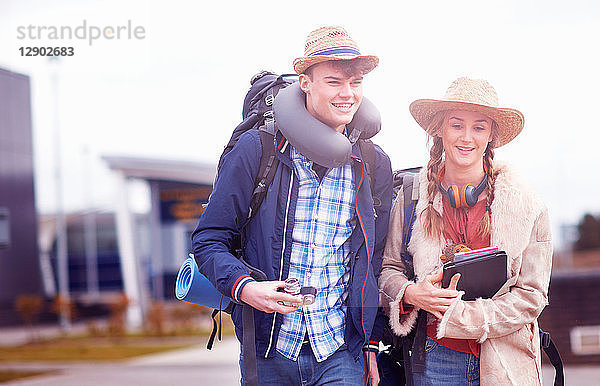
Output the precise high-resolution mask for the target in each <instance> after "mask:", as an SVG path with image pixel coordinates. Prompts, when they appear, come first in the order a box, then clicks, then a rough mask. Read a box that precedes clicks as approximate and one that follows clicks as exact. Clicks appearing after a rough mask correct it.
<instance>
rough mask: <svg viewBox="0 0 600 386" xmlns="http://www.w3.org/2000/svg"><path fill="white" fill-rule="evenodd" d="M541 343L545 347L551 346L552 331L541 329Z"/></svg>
mask: <svg viewBox="0 0 600 386" xmlns="http://www.w3.org/2000/svg"><path fill="white" fill-rule="evenodd" d="M540 343H541V344H542V347H543V348H548V347H550V333H549V332H546V331H542V330H540Z"/></svg>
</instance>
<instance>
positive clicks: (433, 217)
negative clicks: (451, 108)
mask: <svg viewBox="0 0 600 386" xmlns="http://www.w3.org/2000/svg"><path fill="white" fill-rule="evenodd" d="M434 121H435V119H434ZM443 154H444V145H443V143H442V138H441V137H433V146H432V147H431V150H430V152H429V155H430V158H429V162H428V164H427V180H428V181H429V183H428V184H427V200H428V201H429V203H428V205H427V206H426V207H425V209H424V210H423V211H422V212H421V214H420V216H421V221H423V226H424V228H425V233H426V234H427V235H428V236H430V237H434V238H436V239H439V238H440V237H441V236H442V227H443V219H442V216H441V215H440V213H439V212H438V211H437V210H435V208H434V207H433V200H434V198H435V194H436V193H437V191H438V183H437V180H438V173H439V170H440V165H441V163H442V159H443Z"/></svg>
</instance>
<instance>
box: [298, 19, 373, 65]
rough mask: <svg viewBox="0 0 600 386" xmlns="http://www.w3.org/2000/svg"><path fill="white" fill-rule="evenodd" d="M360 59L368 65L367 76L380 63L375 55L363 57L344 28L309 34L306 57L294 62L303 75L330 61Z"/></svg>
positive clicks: (321, 29)
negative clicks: (312, 67)
mask: <svg viewBox="0 0 600 386" xmlns="http://www.w3.org/2000/svg"><path fill="white" fill-rule="evenodd" d="M353 59H360V60H362V61H364V62H365V63H366V66H365V69H366V71H365V74H366V73H368V72H371V70H373V69H374V68H375V67H377V64H378V63H379V58H378V57H377V56H373V55H361V53H360V50H359V49H358V45H357V44H356V42H355V41H354V40H352V38H351V37H350V36H349V35H348V32H346V30H345V29H343V28H342V27H321V28H319V29H316V30H314V31H312V32H311V33H309V34H308V37H307V38H306V44H305V45H304V56H302V57H300V58H296V59H295V60H294V70H295V71H296V73H298V74H302V73H303V72H304V71H306V69H307V68H309V67H310V66H312V65H315V64H317V63H321V62H326V61H329V60H353Z"/></svg>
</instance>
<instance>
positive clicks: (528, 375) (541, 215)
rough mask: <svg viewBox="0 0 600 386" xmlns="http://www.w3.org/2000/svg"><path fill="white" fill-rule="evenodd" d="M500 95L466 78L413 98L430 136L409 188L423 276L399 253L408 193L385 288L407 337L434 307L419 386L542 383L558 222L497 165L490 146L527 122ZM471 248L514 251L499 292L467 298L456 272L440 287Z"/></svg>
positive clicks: (393, 234)
mask: <svg viewBox="0 0 600 386" xmlns="http://www.w3.org/2000/svg"><path fill="white" fill-rule="evenodd" d="M497 99H498V98H497V94H496V91H495V90H494V88H493V87H492V86H491V85H490V84H489V83H487V82H486V81H484V80H474V79H469V78H459V79H457V80H456V81H454V82H453V83H452V85H451V86H450V88H449V89H448V91H447V92H446V95H445V97H444V98H443V99H440V100H432V99H421V100H417V101H415V102H413V103H412V104H411V105H410V111H411V113H412V115H413V117H414V118H415V120H416V121H417V123H419V125H420V126H421V127H422V128H423V129H425V131H426V132H427V133H428V134H429V135H430V136H431V139H432V140H433V145H432V146H431V150H430V155H431V158H430V160H429V163H428V164H427V167H426V168H423V170H422V171H421V173H420V174H419V177H418V179H415V185H417V186H416V187H415V188H414V189H416V190H413V192H416V191H418V202H417V205H416V214H417V217H416V221H415V222H414V225H413V230H412V237H411V239H410V242H409V244H408V251H409V252H410V253H411V255H412V257H413V263H414V272H415V279H414V281H411V280H408V278H407V277H406V274H405V273H406V271H405V265H404V263H403V262H402V259H401V257H400V251H401V247H402V226H403V220H404V213H403V208H404V205H403V192H402V191H401V192H400V193H399V194H398V197H397V199H396V201H395V203H394V208H393V210H392V217H391V220H390V230H389V233H388V239H387V245H386V248H385V252H384V256H383V268H382V273H381V276H380V279H379V285H380V290H381V293H382V302H383V306H384V309H385V310H386V312H387V313H388V315H389V317H390V325H391V327H392V330H393V331H394V333H395V334H397V335H399V336H403V335H406V334H408V333H409V332H410V331H411V330H412V329H413V328H415V324H416V319H417V311H418V310H419V309H422V310H424V311H426V312H427V338H426V343H425V371H424V372H423V373H414V374H413V376H414V381H415V384H417V385H419V384H423V385H442V384H443V385H455V384H456V385H463V384H468V385H471V384H474V385H478V384H480V382H481V384H494V385H511V384H512V385H535V384H541V375H542V373H541V362H540V343H539V335H538V327H537V317H538V316H539V315H540V313H541V312H542V310H543V308H544V307H545V306H546V304H547V303H548V298H547V295H548V283H549V280H550V269H551V259H552V242H551V237H550V225H549V221H548V214H547V210H546V207H545V206H544V204H543V203H542V202H541V201H540V199H539V198H538V197H537V196H536V195H535V194H534V193H533V192H532V191H531V190H529V189H528V188H527V187H526V186H525V185H524V184H523V183H521V182H520V181H519V180H518V178H517V177H516V176H515V175H514V173H513V172H512V171H511V168H509V167H508V166H506V165H503V164H500V162H495V161H494V149H496V148H498V147H500V146H503V145H506V144H507V143H508V142H510V141H511V140H512V139H514V138H515V137H516V136H517V135H518V134H519V133H520V132H521V130H522V129H523V124H524V118H523V115H522V114H521V113H520V112H519V111H517V110H514V109H508V108H500V107H498V102H497ZM469 185H470V187H469ZM465 192H467V193H465ZM413 197H415V193H413ZM465 246H466V247H468V248H470V249H477V248H482V247H488V246H496V247H498V249H500V250H504V251H505V252H506V254H507V256H508V262H507V273H506V274H507V282H506V284H505V285H504V286H503V287H502V288H501V289H500V290H499V291H498V292H497V293H496V294H495V295H494V296H493V297H492V298H491V299H481V298H479V299H477V300H475V301H465V300H462V299H461V298H462V295H463V292H461V291H456V285H457V282H458V281H459V280H460V278H459V275H455V277H453V278H452V281H451V283H450V286H449V287H448V288H442V286H441V284H440V283H441V278H442V270H441V266H442V264H443V262H444V261H447V260H448V259H452V258H453V251H455V250H459V249H461V248H464V247H465Z"/></svg>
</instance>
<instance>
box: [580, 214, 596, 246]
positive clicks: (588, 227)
mask: <svg viewBox="0 0 600 386" xmlns="http://www.w3.org/2000/svg"><path fill="white" fill-rule="evenodd" d="M577 230H578V231H579V239H578V240H577V241H576V242H575V250H577V251H582V250H586V249H595V248H600V220H599V219H598V218H596V217H594V216H592V215H591V214H589V213H588V214H586V215H585V216H583V219H582V220H581V221H580V222H579V224H578V225H577Z"/></svg>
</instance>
